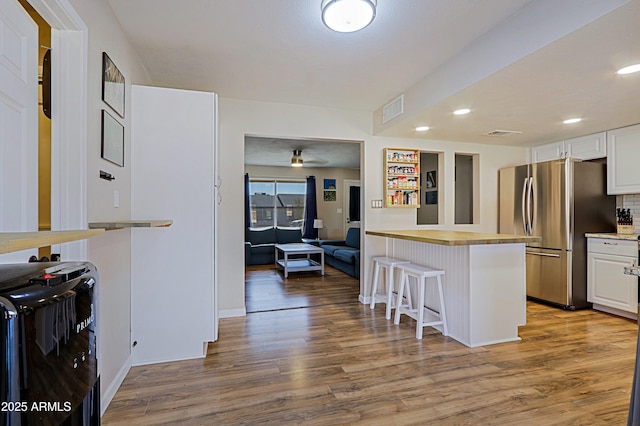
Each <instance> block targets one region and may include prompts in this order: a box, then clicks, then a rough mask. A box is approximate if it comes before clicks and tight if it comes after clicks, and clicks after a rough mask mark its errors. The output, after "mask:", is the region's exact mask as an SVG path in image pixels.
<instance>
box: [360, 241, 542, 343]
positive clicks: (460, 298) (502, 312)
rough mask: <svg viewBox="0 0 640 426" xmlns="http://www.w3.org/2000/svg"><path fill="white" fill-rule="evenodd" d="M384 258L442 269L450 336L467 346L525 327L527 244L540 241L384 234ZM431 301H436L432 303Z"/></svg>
mask: <svg viewBox="0 0 640 426" xmlns="http://www.w3.org/2000/svg"><path fill="white" fill-rule="evenodd" d="M366 235H370V236H375V237H383V238H385V241H386V248H385V251H386V253H385V254H386V255H387V256H393V257H395V258H400V259H405V260H408V261H410V262H413V263H416V264H419V265H425V266H429V267H432V268H437V269H442V270H444V271H445V275H444V277H443V279H442V282H443V291H444V303H445V307H446V313H447V321H448V328H449V336H451V337H452V338H454V339H456V340H457V341H459V342H460V343H462V344H464V345H466V346H469V347H477V346H485V345H492V344H496V343H502V342H510V341H514V340H520V338H519V337H518V326H521V325H524V324H525V323H526V260H525V259H526V258H525V246H526V243H528V242H535V241H539V237H528V236H520V235H509V234H489V233H479V232H463V231H442V230H389V231H385V230H381V231H366ZM432 300H433V299H432Z"/></svg>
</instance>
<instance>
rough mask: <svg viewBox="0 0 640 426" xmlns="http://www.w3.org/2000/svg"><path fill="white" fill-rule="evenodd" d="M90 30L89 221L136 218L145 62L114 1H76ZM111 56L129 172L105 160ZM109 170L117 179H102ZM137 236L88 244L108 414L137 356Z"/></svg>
mask: <svg viewBox="0 0 640 426" xmlns="http://www.w3.org/2000/svg"><path fill="white" fill-rule="evenodd" d="M71 4H72V6H73V7H74V9H75V10H76V12H77V13H78V14H79V15H80V17H81V18H82V20H83V21H84V23H85V25H86V26H87V27H88V29H89V31H88V32H89V43H88V63H87V72H88V81H87V99H88V105H87V118H88V123H87V125H88V126H87V196H88V199H87V218H88V221H89V222H91V221H99V220H114V219H130V218H131V200H130V198H131V163H130V152H131V151H130V147H131V141H130V128H131V122H130V117H131V108H130V106H131V98H130V94H131V84H132V83H137V84H149V83H150V81H149V79H148V77H147V75H146V72H145V71H144V69H143V68H142V66H141V64H140V61H139V59H138V57H137V56H136V54H135V53H134V51H133V49H132V48H131V46H130V45H129V43H128V41H127V39H126V38H125V36H124V35H123V33H122V31H121V29H120V24H119V23H118V21H117V20H116V17H115V15H114V14H113V12H112V10H111V8H110V7H109V3H108V2H100V1H90V2H87V1H84V0H71ZM103 51H104V52H107V53H108V54H109V56H110V57H111V59H112V60H113V61H114V63H115V64H116V66H117V67H118V68H119V69H120V71H121V72H122V74H123V75H124V77H125V81H126V89H125V93H126V95H125V100H126V103H125V118H124V119H123V120H120V121H121V122H122V124H123V125H124V127H125V160H124V161H125V167H124V168H122V167H118V166H116V165H114V164H112V163H109V162H107V161H105V160H103V159H102V158H101V157H100V140H101V121H100V120H101V110H102V109H106V110H107V111H109V112H110V113H111V115H113V116H117V115H116V114H115V113H114V112H113V111H111V110H110V108H109V106H107V105H106V104H105V103H104V102H102V52H103ZM100 170H104V171H107V172H109V173H111V174H112V175H114V176H115V177H116V179H115V180H114V181H112V182H107V181H106V180H102V179H99V177H98V175H99V171H100ZM114 190H118V191H119V192H120V207H119V208H114V207H113V191H114ZM130 247H131V234H130V231H129V230H120V231H109V232H107V233H106V234H105V235H104V236H102V237H99V238H94V239H90V240H88V260H90V261H91V262H93V263H95V265H96V266H97V267H98V270H99V272H100V286H99V306H98V327H99V333H100V334H99V339H100V340H99V353H98V356H99V361H98V365H99V367H100V375H101V384H102V385H101V386H102V392H101V393H102V395H103V409H104V408H106V403H108V402H109V401H110V400H111V397H113V394H115V391H116V390H117V388H118V386H119V385H120V382H121V380H123V379H124V375H125V374H126V373H127V371H128V368H129V365H130V362H131V361H130V357H131V348H130V345H131V340H130V326H131V315H130V309H131V249H130Z"/></svg>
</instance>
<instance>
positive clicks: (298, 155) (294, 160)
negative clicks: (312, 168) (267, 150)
mask: <svg viewBox="0 0 640 426" xmlns="http://www.w3.org/2000/svg"><path fill="white" fill-rule="evenodd" d="M303 165H304V160H303V159H302V150H301V149H294V150H293V157H291V167H302V166H303Z"/></svg>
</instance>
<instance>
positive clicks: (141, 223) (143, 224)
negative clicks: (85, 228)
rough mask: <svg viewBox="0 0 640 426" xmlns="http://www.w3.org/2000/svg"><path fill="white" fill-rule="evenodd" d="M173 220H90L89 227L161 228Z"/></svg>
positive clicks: (170, 223) (108, 229)
mask: <svg viewBox="0 0 640 426" xmlns="http://www.w3.org/2000/svg"><path fill="white" fill-rule="evenodd" d="M172 224H173V220H164V219H162V220H114V221H104V222H90V223H89V228H91V229H100V228H102V229H106V230H107V231H112V230H114V229H125V228H163V227H166V226H171V225H172Z"/></svg>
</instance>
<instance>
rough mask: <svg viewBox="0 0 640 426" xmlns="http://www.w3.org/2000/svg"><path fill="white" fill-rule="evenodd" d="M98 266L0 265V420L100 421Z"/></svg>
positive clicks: (22, 423) (24, 423)
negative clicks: (97, 324)
mask: <svg viewBox="0 0 640 426" xmlns="http://www.w3.org/2000/svg"><path fill="white" fill-rule="evenodd" d="M97 284H98V271H97V269H96V267H95V266H94V265H92V264H91V263H89V262H49V263H40V262H38V263H25V264H14V265H0V368H2V374H0V404H2V406H1V407H0V426H30V425H38V426H43V425H74V426H75V425H83V426H84V425H99V424H100V380H99V377H98V368H97V358H96V327H95V325H96V321H95V309H96V291H97Z"/></svg>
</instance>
